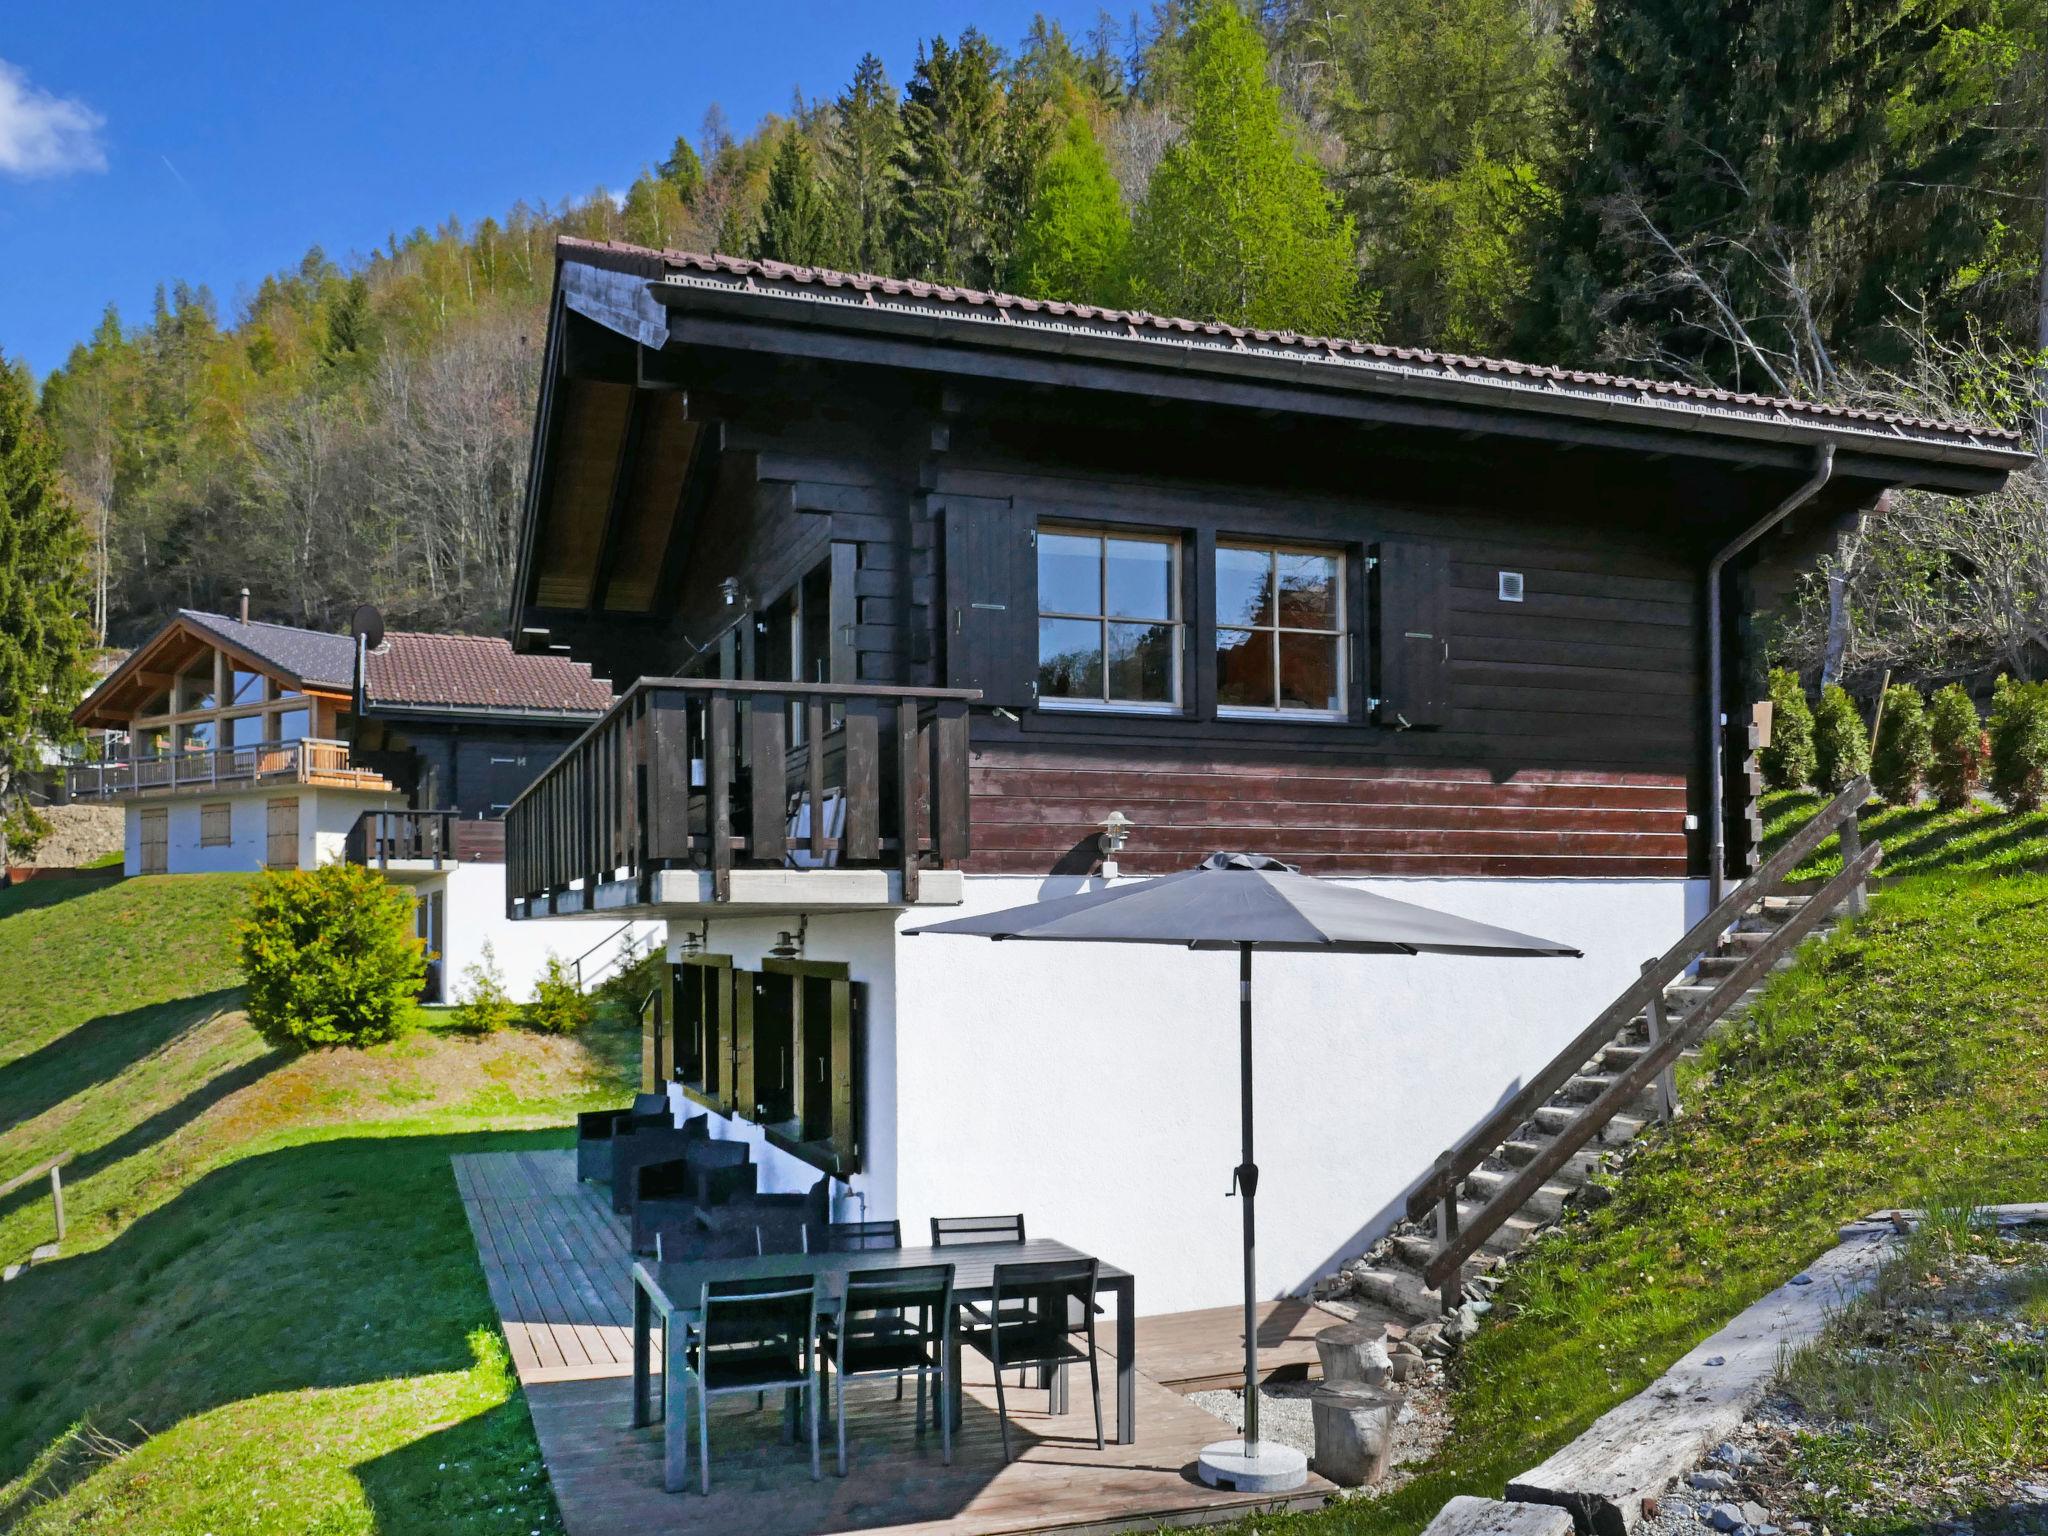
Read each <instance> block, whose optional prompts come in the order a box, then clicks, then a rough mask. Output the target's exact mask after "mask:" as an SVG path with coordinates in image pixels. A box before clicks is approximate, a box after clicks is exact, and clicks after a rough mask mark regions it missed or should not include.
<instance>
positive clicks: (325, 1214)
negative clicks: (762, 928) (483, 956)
mask: <svg viewBox="0 0 2048 1536" xmlns="http://www.w3.org/2000/svg"><path fill="white" fill-rule="evenodd" d="M43 884H47V885H48V886H50V887H53V888H69V889H67V890H64V892H63V895H62V897H61V898H60V899H56V900H44V901H35V900H16V901H12V902H4V901H0V973H5V974H7V975H8V976H9V978H10V981H11V980H12V979H13V978H14V976H15V975H16V974H17V972H16V971H15V970H14V969H13V968H14V967H15V966H17V965H19V966H22V967H23V968H24V970H23V971H22V972H21V973H19V974H23V975H25V976H26V977H27V982H26V984H25V985H24V986H21V987H18V988H15V987H11V988H10V989H9V990H8V993H7V995H6V996H4V997H0V1126H5V1127H6V1128H5V1130H4V1131H0V1169H12V1168H15V1167H20V1166H25V1165H27V1164H29V1163H32V1162H35V1161H38V1160H40V1159H41V1158H42V1157H44V1156H48V1155H51V1154H52V1153H54V1152H56V1151H59V1150H69V1151H71V1152H72V1153H73V1154H74V1158H75V1161H74V1162H73V1164H72V1165H71V1167H70V1168H69V1169H68V1170H67V1177H66V1195H67V1201H66V1204H67V1207H68V1212H69V1215H70V1225H71V1233H70V1236H69V1238H68V1240H67V1242H66V1244H65V1255H64V1257H63V1258H62V1259H60V1260H59V1261H57V1262H55V1263H51V1264H46V1265H41V1266H38V1267H36V1268H34V1269H32V1270H31V1271H30V1272H29V1273H28V1274H27V1275H25V1276H24V1277H23V1278H21V1279H19V1280H17V1281H15V1282H13V1283H12V1284H10V1285H8V1286H7V1287H6V1291H5V1294H4V1295H0V1384H4V1385H0V1528H6V1529H10V1530H20V1531H23V1532H34V1533H44V1532H57V1531H65V1532H71V1531H99V1530H105V1531H121V1532H136V1533H155V1532H163V1533H172V1532H176V1533H181V1536H182V1533H187V1532H190V1533H194V1536H196V1533H199V1532H215V1533H219V1536H227V1533H229V1532H248V1531H293V1532H297V1531H318V1532H323V1533H325V1532H371V1531H380V1532H398V1531H435V1532H439V1531H451V1532H467V1531H486V1530H489V1531H519V1532H530V1531H534V1530H553V1529H558V1528H559V1521H558V1517H557V1516H556V1514H555V1511H554V1506H553V1500H552V1496H551V1495H550V1494H549V1493H548V1491H547V1488H546V1484H545V1479H544V1478H543V1477H542V1475H541V1470H540V1466H539V1458H538V1452H537V1449H536V1447H535V1444H534V1440H533V1433H532V1426H531V1423H530V1421H529V1420H528V1418H527V1415H526V1410H525V1407H524V1404H523V1402H522V1400H521V1399H520V1396H519V1393H518V1389H517V1384H516V1382H515V1381H514V1379H513V1377H512V1375H511V1373H510V1371H509V1369H508V1367H507V1364H506V1360H505V1357H504V1347H503V1342H502V1339H501V1337H500V1335H499V1334H498V1331H497V1328H496V1318H495V1314H494V1312H493V1311H492V1308H491V1305H490V1302H489V1298H488V1295H487V1294H486V1292H485V1289H484V1285H483V1279H482V1275H481V1272H480V1270H479V1269H478V1266H477V1263H476V1258H475V1250H474V1246H473V1244H472V1240H471V1238H470V1235H469V1230H468V1224H467V1222H466V1220H465V1219H464V1217H463V1214H462V1208H461V1203H460V1201H459V1199H458V1198H457V1196H456V1192H455V1186H454V1182H453V1179H452V1178H451V1176H450V1173H449V1169H448V1157H449V1155H450V1153H451V1152H456V1151H478V1150H491V1149H496V1148H501V1147H513V1146H535V1145H562V1144H565V1143H566V1140H567V1132H566V1131H565V1130H563V1129H562V1128H561V1127H562V1126H563V1124H564V1122H565V1121H566V1120H567V1118H568V1117H569V1116H570V1115H571V1114H572V1113H573V1111H575V1110H576V1109H579V1108H587V1107H590V1106H592V1105H593V1104H596V1103H616V1102H619V1101H620V1100H621V1097H622V1095H623V1094H624V1093H626V1092H628V1091H630V1087H631V1084H632V1082H633V1080H634V1078H635V1077H637V1068H638V1032H637V1026H636V1025H635V1024H633V1023H632V1022H631V1021H628V1020H625V1019H622V1018H617V1017H608V1018H605V1019H603V1020H601V1022H600V1023H599V1025H597V1026H596V1027H594V1028H593V1029H591V1030H590V1031H587V1032H585V1033H584V1034H583V1035H581V1036H578V1037H575V1038H566V1039H565V1038H543V1037H539V1036H536V1035H533V1034H530V1033H527V1032H525V1031H518V1030H512V1031H505V1032H502V1033H500V1034H496V1035H492V1036H489V1037H486V1038H482V1039H477V1038H471V1037H466V1036H462V1035H460V1034H457V1033H455V1032H453V1031H451V1030H449V1029H447V1028H446V1027H445V1016H436V1015H433V1014H431V1013H429V1012H427V1011H424V1010H423V1011H422V1012H421V1013H420V1014H419V1015H418V1016H417V1017H416V1019H415V1020H414V1023H415V1024H416V1026H417V1027H415V1028H414V1029H412V1030H411V1031H409V1032H408V1033H407V1034H406V1035H404V1036H402V1037H401V1038H399V1039H397V1040H395V1041H392V1042H390V1043H389V1044H387V1045H383V1046H379V1047H376V1048H374V1049H372V1050H366V1051H326V1052H317V1053H310V1054H295V1053H289V1052H281V1051H273V1050H271V1049H269V1048H268V1047H266V1046H265V1045H264V1043H263V1042H262V1040H261V1039H259V1038H258V1037H257V1035H256V1033H255V1031H254V1030H253V1029H251V1028H250V1026H249V1024H248V1022H247V1020H246V1019H245V1018H244V1017H243V1015H242V1013H241V1011H240V1006H239V1003H240V999H239V994H238V993H237V992H236V991H235V990H234V986H233V983H234V979H235V978H234V973H233V960H232V953H231V929H232V923H233V920H234V916H235V914H236V911H237V909H238V907H239V905H240V901H241V899H242V896H243V893H244V891H245V890H246V886H247V882H246V881H245V880H242V879H239V878H237V877H232V876H181V877H172V878H169V879H162V880H131V881H123V882H119V883H118V884H112V883H101V882H97V881H84V880H76V881H72V880H67V881H49V882H29V883H28V884H27V885H26V886H24V887H23V888H22V889H21V890H20V891H18V892H17V891H10V892H0V898H8V897H23V896H36V895H40V894H42V893H39V892H38V891H37V886H39V885H43ZM79 887H85V889H83V890H81V889H79ZM46 1188H47V1186H38V1187H37V1188H36V1189H32V1190H27V1191H23V1192H21V1193H20V1194H18V1195H16V1196H13V1197H10V1198H9V1200H7V1201H6V1202H4V1203H0V1257H5V1258H10V1259H11V1258H17V1257H20V1256H21V1254H22V1253H24V1252H25V1251H26V1250H27V1249H28V1248H29V1247H30V1246H32V1245H33V1244H35V1243H37V1242H42V1241H45V1240H47V1238H48V1236H49V1232H48V1223H49V1204H48V1201H47V1198H45V1197H44V1195H43V1193H42V1191H43V1190H44V1189H46Z"/></svg>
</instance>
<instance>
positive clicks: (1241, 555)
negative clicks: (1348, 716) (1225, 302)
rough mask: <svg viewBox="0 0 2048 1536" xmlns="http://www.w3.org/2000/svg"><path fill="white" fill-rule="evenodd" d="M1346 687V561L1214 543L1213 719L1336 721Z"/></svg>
mask: <svg viewBox="0 0 2048 1536" xmlns="http://www.w3.org/2000/svg"><path fill="white" fill-rule="evenodd" d="M1344 689H1345V634H1344V560H1343V556H1342V555H1341V554H1340V553H1339V552H1338V551H1337V550H1334V549H1315V548H1304V547H1301V546H1296V545H1272V544H1251V543H1239V542H1235V541H1224V540H1219V541H1218V542H1217V545H1216V706H1217V711H1218V713H1220V714H1225V715H1238V716H1261V715H1263V716H1275V717H1282V718H1286V717H1298V716H1310V717H1314V718H1316V719H1335V718H1341V717H1342V715H1343V714H1344Z"/></svg>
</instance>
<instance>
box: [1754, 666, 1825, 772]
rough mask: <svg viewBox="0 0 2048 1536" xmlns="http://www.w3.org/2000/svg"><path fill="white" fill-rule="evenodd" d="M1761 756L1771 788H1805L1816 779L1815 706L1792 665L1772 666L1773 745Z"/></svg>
mask: <svg viewBox="0 0 2048 1536" xmlns="http://www.w3.org/2000/svg"><path fill="white" fill-rule="evenodd" d="M1758 756H1759V758H1760V759H1761V763H1760V766H1761V767H1762V768H1763V773H1764V783H1766V784H1768V785H1769V786H1770V787H1771V788H1772V789H1804V788H1805V787H1806V785H1807V783H1808V782H1809V781H1810V780H1811V779H1812V778H1813V709H1812V708H1811V706H1809V705H1808V704H1807V702H1806V690H1805V689H1803V688H1801V687H1800V686H1799V674H1798V673H1797V672H1794V671H1793V670H1792V669H1791V668H1790V667H1773V668H1771V744H1770V745H1769V746H1768V747H1765V748H1764V749H1763V751H1762V752H1761V753H1759V754H1758Z"/></svg>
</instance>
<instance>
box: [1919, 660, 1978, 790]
mask: <svg viewBox="0 0 2048 1536" xmlns="http://www.w3.org/2000/svg"><path fill="white" fill-rule="evenodd" d="M1927 727H1928V735H1929V736H1930V737H1931V738H1932V745H1933V748H1934V761H1933V762H1932V763H1930V764H1929V765H1928V768H1927V782H1928V785H1929V786H1930V787H1931V788H1932V789H1933V790H1934V800H1935V803H1936V804H1937V805H1939V806H1940V807H1941V808H1942V809H1943V810H1945V811H1959V810H1961V809H1962V808H1963V807H1964V806H1966V805H1968V804H1969V803H1970V799H1971V797H1972V796H1973V795H1975V794H1976V792H1977V785H1978V783H1979V782H1980V781H1981V780H1982V779H1983V777H1984V760H1985V758H1986V757H1988V756H1989V755H1990V750H1991V748H1990V743H1989V742H1988V741H1987V740H1986V739H1985V735H1984V722H1983V721H1982V720H1980V719H1979V718H1978V717H1977V705H1976V703H1975V702H1974V701H1973V700H1972V699H1971V698H1970V693H1969V690H1968V689H1966V688H1965V687H1963V685H1962V684H1961V683H1950V684H1949V685H1948V686H1947V687H1946V688H1943V689H1942V690H1941V691H1940V692H1938V693H1937V694H1935V696H1934V702H1933V705H1932V707H1931V708H1930V709H1929V710H1928V712H1927Z"/></svg>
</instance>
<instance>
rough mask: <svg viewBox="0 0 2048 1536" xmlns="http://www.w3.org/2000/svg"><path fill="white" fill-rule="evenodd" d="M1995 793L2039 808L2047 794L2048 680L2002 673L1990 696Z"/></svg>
mask: <svg viewBox="0 0 2048 1536" xmlns="http://www.w3.org/2000/svg"><path fill="white" fill-rule="evenodd" d="M1990 725H1991V732H1990V734H1991V793H1993V794H1994V795H1996V796H1998V798H1999V799H2001V800H2003V801H2004V802H2005V805H2006V809H2008V810H2013V811H2038V810H2039V809H2040V808H2041V801H2042V799H2043V797H2044V796H2048V683H2019V682H2014V681H2013V680H2012V679H2011V678H2009V677H2001V678H2000V679H1999V680H1998V686H1997V688H1996V689H1995V690H1994V691H1993V693H1992V695H1991V721H1990Z"/></svg>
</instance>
